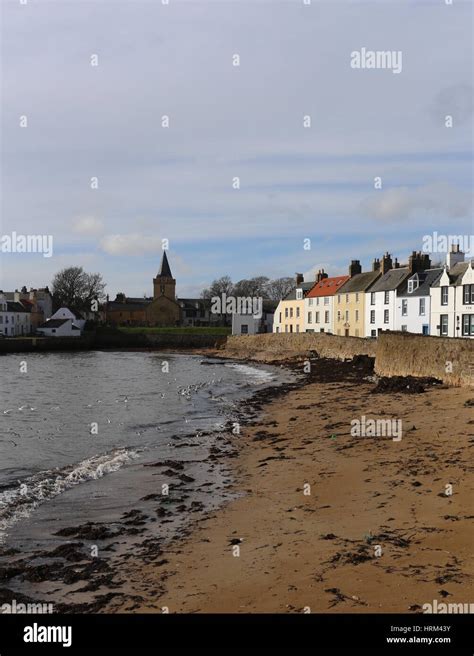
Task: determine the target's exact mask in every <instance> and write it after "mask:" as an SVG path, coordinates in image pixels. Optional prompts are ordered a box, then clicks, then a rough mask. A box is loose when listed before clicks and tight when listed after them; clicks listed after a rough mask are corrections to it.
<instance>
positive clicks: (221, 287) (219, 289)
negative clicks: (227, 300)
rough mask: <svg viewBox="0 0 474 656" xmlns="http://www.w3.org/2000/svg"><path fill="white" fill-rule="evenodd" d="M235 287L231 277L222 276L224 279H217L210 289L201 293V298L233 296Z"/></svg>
mask: <svg viewBox="0 0 474 656" xmlns="http://www.w3.org/2000/svg"><path fill="white" fill-rule="evenodd" d="M233 289H234V285H233V283H232V280H231V279H230V277H229V276H222V278H217V280H213V281H212V283H211V286H210V287H209V288H208V289H204V290H203V291H202V292H201V298H208V299H209V298H213V297H215V296H222V294H225V295H226V296H231V295H232V293H233Z"/></svg>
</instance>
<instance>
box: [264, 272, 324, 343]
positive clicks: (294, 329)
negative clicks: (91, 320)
mask: <svg viewBox="0 0 474 656" xmlns="http://www.w3.org/2000/svg"><path fill="white" fill-rule="evenodd" d="M314 284H315V281H314V280H313V281H312V282H305V281H304V276H303V274H302V273H297V274H296V280H295V287H294V289H292V290H291V292H289V293H288V294H287V295H286V296H285V298H283V299H282V300H281V301H280V302H279V303H278V307H277V309H276V311H275V316H274V319H273V332H274V333H302V332H304V317H303V312H304V297H305V295H306V294H307V293H308V292H309V290H310V289H311V288H312V287H313V286H314Z"/></svg>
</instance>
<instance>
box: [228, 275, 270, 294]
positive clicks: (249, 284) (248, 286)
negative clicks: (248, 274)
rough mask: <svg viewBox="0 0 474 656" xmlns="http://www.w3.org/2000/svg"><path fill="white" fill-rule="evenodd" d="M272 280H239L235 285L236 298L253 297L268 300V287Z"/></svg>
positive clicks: (259, 278) (261, 278)
mask: <svg viewBox="0 0 474 656" xmlns="http://www.w3.org/2000/svg"><path fill="white" fill-rule="evenodd" d="M269 282H270V278H267V276H257V277H256V278H250V279H249V280H245V279H244V280H239V282H237V283H236V284H235V285H234V292H233V293H234V296H242V297H248V296H250V297H253V298H258V297H262V298H267V287H268V284H269Z"/></svg>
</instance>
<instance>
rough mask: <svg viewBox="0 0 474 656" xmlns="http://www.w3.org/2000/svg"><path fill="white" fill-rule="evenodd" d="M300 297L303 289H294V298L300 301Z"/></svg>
mask: <svg viewBox="0 0 474 656" xmlns="http://www.w3.org/2000/svg"><path fill="white" fill-rule="evenodd" d="M302 298H303V290H302V289H297V290H296V300H297V301H301V299H302Z"/></svg>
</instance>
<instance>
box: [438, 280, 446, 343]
mask: <svg viewBox="0 0 474 656" xmlns="http://www.w3.org/2000/svg"><path fill="white" fill-rule="evenodd" d="M446 289H447V288H446ZM439 320H440V321H439V322H440V332H441V334H442V335H447V334H448V315H447V314H442V315H441V316H440V318H439Z"/></svg>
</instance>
